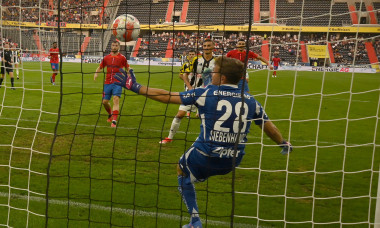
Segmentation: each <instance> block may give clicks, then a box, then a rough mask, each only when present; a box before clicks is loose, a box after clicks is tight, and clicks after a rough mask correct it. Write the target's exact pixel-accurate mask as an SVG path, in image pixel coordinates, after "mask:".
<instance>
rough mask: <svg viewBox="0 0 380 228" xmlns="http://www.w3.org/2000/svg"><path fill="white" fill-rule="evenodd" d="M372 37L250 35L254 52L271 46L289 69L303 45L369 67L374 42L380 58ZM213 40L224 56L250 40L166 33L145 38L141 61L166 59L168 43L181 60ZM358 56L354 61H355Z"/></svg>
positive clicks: (378, 46) (339, 60) (338, 60)
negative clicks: (319, 47)
mask: <svg viewBox="0 0 380 228" xmlns="http://www.w3.org/2000/svg"><path fill="white" fill-rule="evenodd" d="M371 37H374V35H373V34H368V35H366V36H359V37H356V35H353V34H345V33H336V34H330V35H329V38H327V35H326V33H320V34H319V33H312V34H311V33H303V34H301V36H300V38H299V34H298V33H275V34H272V35H268V34H266V33H260V34H251V35H250V37H249V39H248V40H249V46H250V49H251V51H254V52H255V53H257V54H259V55H262V46H263V45H265V44H263V43H264V42H263V41H267V42H268V43H269V48H270V52H271V53H278V54H279V57H280V58H281V59H282V61H283V62H286V63H288V64H290V65H294V64H296V63H302V49H301V45H300V42H301V41H303V42H304V43H305V45H326V44H328V43H331V47H332V51H333V53H334V58H335V63H338V64H344V65H351V64H353V62H354V61H355V64H369V59H368V55H367V50H366V47H365V42H367V41H371V42H372V43H373V45H374V48H375V51H376V53H377V54H378V55H379V56H378V58H379V57H380V54H379V53H380V40H379V39H378V38H377V39H372V38H371ZM205 38H212V39H213V40H214V42H215V49H214V54H215V55H223V54H226V53H227V52H229V51H230V50H232V49H234V48H235V46H236V43H237V41H238V40H239V39H245V40H247V37H246V36H245V35H239V34H237V33H229V34H223V33H217V32H216V33H210V32H200V33H197V32H193V33H185V32H174V33H173V32H163V33H153V34H151V35H144V36H143V37H142V42H141V46H140V49H139V52H138V57H165V53H166V49H167V46H168V42H169V41H170V42H171V44H173V52H174V57H177V58H180V57H181V56H182V55H183V52H184V51H188V50H190V49H193V50H196V51H198V52H201V51H202V40H204V39H205ZM354 56H355V59H354Z"/></svg>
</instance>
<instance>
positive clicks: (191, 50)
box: [187, 49, 196, 53]
mask: <svg viewBox="0 0 380 228" xmlns="http://www.w3.org/2000/svg"><path fill="white" fill-rule="evenodd" d="M190 52H194V53H196V51H195V50H194V49H190V50H189V51H188V52H187V53H190Z"/></svg>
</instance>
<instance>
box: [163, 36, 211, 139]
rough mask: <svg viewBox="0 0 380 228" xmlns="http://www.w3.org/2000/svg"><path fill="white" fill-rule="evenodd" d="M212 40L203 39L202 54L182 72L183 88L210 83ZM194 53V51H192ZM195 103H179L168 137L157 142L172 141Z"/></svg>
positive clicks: (193, 108)
mask: <svg viewBox="0 0 380 228" xmlns="http://www.w3.org/2000/svg"><path fill="white" fill-rule="evenodd" d="M214 46H215V44H214V42H213V41H212V40H210V39H206V40H204V41H203V44H202V47H203V54H202V56H197V57H195V58H193V59H192V61H191V64H190V72H186V73H184V74H183V76H182V79H183V81H184V83H185V89H186V91H187V90H191V89H195V88H199V87H204V86H206V85H208V84H210V83H211V72H212V70H213V68H214V65H215V58H214V53H213V50H214ZM194 54H195V52H194ZM196 111H197V108H196V107H195V105H180V106H179V110H178V113H177V115H176V116H175V117H174V119H173V121H172V125H171V126H170V131H169V135H168V137H166V138H165V139H163V140H161V141H160V142H159V143H161V144H166V143H170V142H172V141H173V138H174V135H175V134H176V133H177V130H178V129H179V126H180V125H181V121H182V119H183V117H185V116H186V113H187V112H196Z"/></svg>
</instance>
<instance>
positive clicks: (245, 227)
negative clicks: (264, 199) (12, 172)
mask: <svg viewBox="0 0 380 228" xmlns="http://www.w3.org/2000/svg"><path fill="white" fill-rule="evenodd" d="M8 196H9V194H8V193H6V192H0V197H6V198H8ZM11 197H17V198H18V199H23V200H28V196H26V195H20V194H11ZM29 200H30V201H35V202H45V201H46V199H45V198H43V197H37V196H30V197H29ZM69 203H70V206H72V207H77V208H90V207H91V209H94V210H99V211H106V212H110V211H111V207H107V206H101V205H97V204H88V203H80V202H76V201H72V200H70V201H69ZM49 204H56V205H68V201H66V200H55V199H51V200H49ZM112 211H113V212H119V213H122V214H125V215H128V216H141V217H153V218H155V217H159V218H163V219H169V220H175V221H180V220H181V216H179V215H173V214H166V213H160V212H157V213H156V212H149V211H142V210H132V209H125V208H119V207H112ZM188 219H189V218H188V217H187V216H182V220H183V221H187V220H188ZM207 223H208V224H210V225H215V226H223V227H229V226H230V223H229V222H222V221H216V220H209V219H208V220H207ZM203 224H205V221H204V220H203ZM234 227H238V228H254V227H257V226H256V225H252V224H245V223H234ZM262 228H264V227H262Z"/></svg>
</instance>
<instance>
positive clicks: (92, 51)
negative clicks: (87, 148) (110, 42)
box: [85, 31, 103, 55]
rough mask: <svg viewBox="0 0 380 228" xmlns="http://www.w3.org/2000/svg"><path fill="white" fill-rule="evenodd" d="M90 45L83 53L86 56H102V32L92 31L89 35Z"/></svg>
mask: <svg viewBox="0 0 380 228" xmlns="http://www.w3.org/2000/svg"><path fill="white" fill-rule="evenodd" d="M90 36H91V39H90V43H89V44H88V46H87V49H86V51H85V54H86V55H102V54H103V53H102V46H103V42H102V40H103V32H102V31H94V32H93V33H91V35H90Z"/></svg>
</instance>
